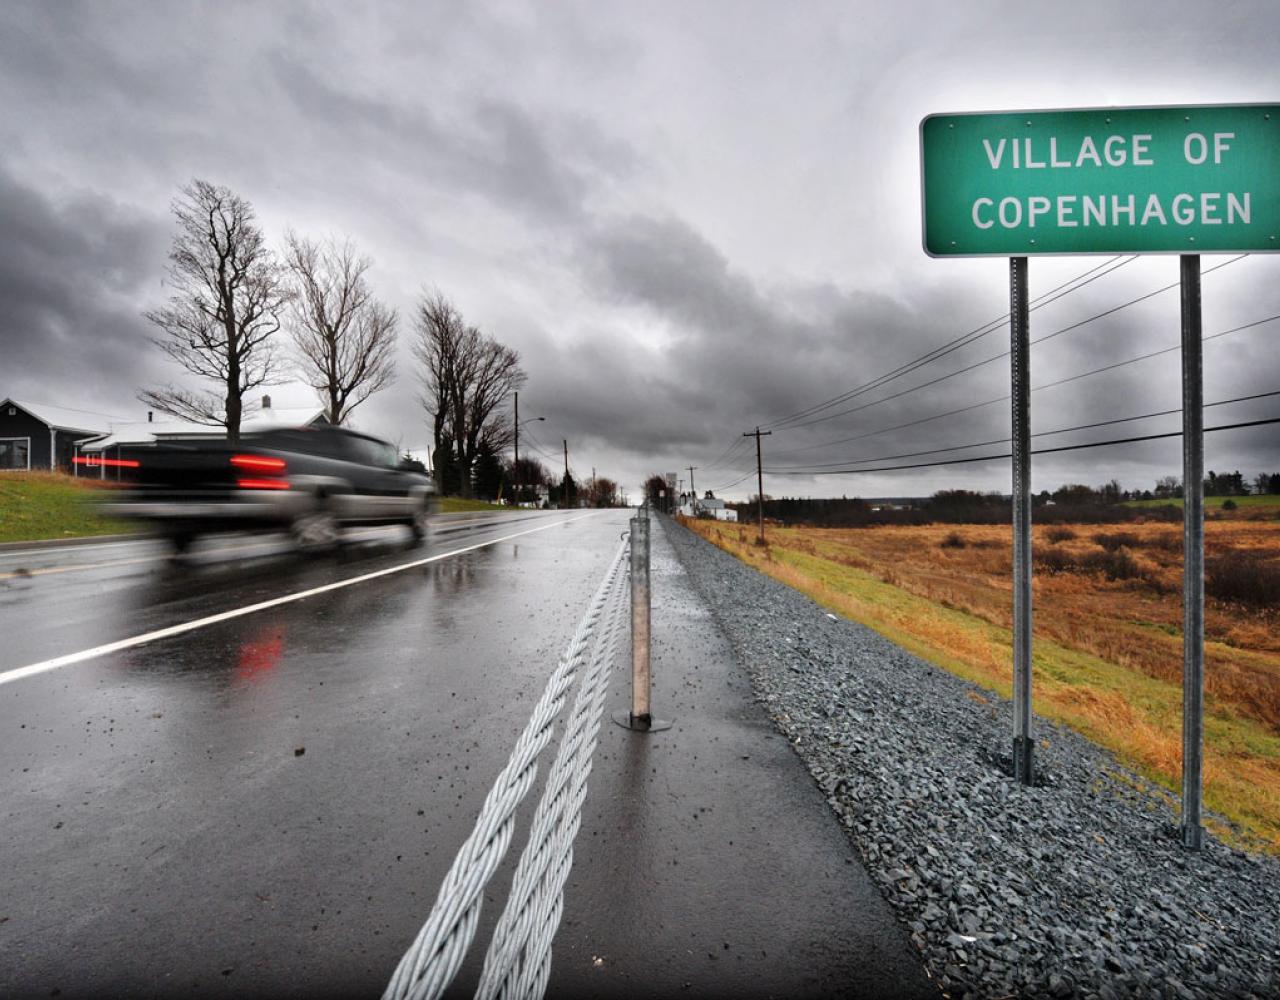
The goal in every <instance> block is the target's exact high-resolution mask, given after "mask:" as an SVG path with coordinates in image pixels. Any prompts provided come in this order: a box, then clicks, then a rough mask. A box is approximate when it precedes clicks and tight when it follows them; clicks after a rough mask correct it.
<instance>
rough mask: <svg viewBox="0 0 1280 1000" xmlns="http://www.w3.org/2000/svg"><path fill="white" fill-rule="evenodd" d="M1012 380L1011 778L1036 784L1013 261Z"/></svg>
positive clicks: (1022, 321)
mask: <svg viewBox="0 0 1280 1000" xmlns="http://www.w3.org/2000/svg"><path fill="white" fill-rule="evenodd" d="M1009 339H1010V347H1011V349H1010V353H1009V364H1010V368H1011V370H1012V375H1013V392H1012V396H1011V398H1012V400H1013V435H1012V438H1013V774H1014V778H1015V779H1016V780H1017V781H1018V782H1019V783H1020V784H1023V785H1030V784H1031V783H1032V781H1033V752H1034V747H1035V744H1034V742H1033V741H1032V737H1031V331H1030V318H1029V307H1028V295H1027V258H1026V257H1010V258H1009Z"/></svg>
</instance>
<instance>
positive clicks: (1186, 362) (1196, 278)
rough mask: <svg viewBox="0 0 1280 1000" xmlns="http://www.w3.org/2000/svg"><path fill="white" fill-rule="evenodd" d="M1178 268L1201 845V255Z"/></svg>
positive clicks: (1193, 832) (1186, 624) (1185, 637)
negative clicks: (1179, 279) (1180, 298)
mask: <svg viewBox="0 0 1280 1000" xmlns="http://www.w3.org/2000/svg"><path fill="white" fill-rule="evenodd" d="M1179 263H1180V266H1181V271H1182V844H1183V846H1184V847H1189V848H1191V849H1192V850H1197V851H1198V850H1199V849H1200V844H1201V841H1202V839H1203V835H1204V830H1203V828H1202V827H1201V821H1200V810H1201V799H1202V796H1203V791H1204V789H1203V786H1202V771H1203V759H1204V363H1203V353H1204V346H1203V344H1202V343H1201V340H1200V337H1201V329H1200V256H1199V254H1185V255H1183V257H1182V258H1181V260H1180V262H1179Z"/></svg>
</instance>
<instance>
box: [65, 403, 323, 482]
mask: <svg viewBox="0 0 1280 1000" xmlns="http://www.w3.org/2000/svg"><path fill="white" fill-rule="evenodd" d="M328 422H329V420H328V418H327V417H325V415H324V409H323V408H322V407H320V406H300V407H280V408H276V407H272V405H271V397H270V396H263V397H262V406H261V408H260V409H258V410H256V411H255V412H254V413H253V414H252V415H250V416H248V417H245V418H244V419H243V420H241V421H240V433H241V434H253V433H254V432H256V431H267V430H271V429H273V428H276V427H311V426H314V425H317V424H327V423H328ZM226 435H227V432H226V429H225V428H222V427H214V426H211V425H209V424H197V423H193V422H192V421H190V420H174V419H165V420H153V419H152V415H151V414H150V413H148V414H147V419H146V420H144V421H137V422H132V423H115V424H113V425H112V426H111V429H110V431H109V432H107V433H106V434H102V435H100V436H97V437H94V438H92V439H90V440H87V441H80V442H78V443H77V446H76V456H75V458H74V459H73V461H74V462H75V465H76V472H77V474H78V475H91V476H99V477H101V478H108V477H109V476H110V475H111V474H110V473H109V472H108V470H109V469H111V468H113V463H114V462H118V461H119V460H120V457H121V452H122V451H123V450H124V449H126V448H145V447H148V446H150V445H153V444H155V443H156V442H157V441H172V440H174V439H176V438H184V439H185V438H222V437H226ZM115 468H116V469H117V470H118V466H115Z"/></svg>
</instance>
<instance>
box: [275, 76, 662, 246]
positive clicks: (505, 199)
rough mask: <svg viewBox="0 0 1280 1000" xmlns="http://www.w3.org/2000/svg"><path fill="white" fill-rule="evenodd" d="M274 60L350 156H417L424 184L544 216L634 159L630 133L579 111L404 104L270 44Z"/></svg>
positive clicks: (313, 123)
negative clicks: (338, 80) (361, 89)
mask: <svg viewBox="0 0 1280 1000" xmlns="http://www.w3.org/2000/svg"><path fill="white" fill-rule="evenodd" d="M270 64H271V67H272V70H273V74H274V77H275V80H276V82H277V83H278V84H279V86H280V88H281V91H282V92H283V93H284V94H285V95H287V97H288V98H289V100H290V101H291V102H292V103H293V104H294V106H295V107H296V109H297V111H298V112H299V114H300V115H301V116H302V117H303V118H304V119H305V120H306V121H307V123H308V127H309V128H310V129H311V130H312V131H313V132H314V133H322V134H325V135H327V137H328V139H329V140H330V141H331V142H340V143H341V144H342V145H343V146H344V147H345V148H346V149H347V150H349V151H350V156H351V157H352V158H354V159H357V160H359V159H361V158H368V159H371V160H377V161H386V162H394V163H399V164H401V165H402V167H404V166H412V168H413V169H414V170H415V171H417V172H419V174H420V177H421V179H422V181H424V182H426V183H428V184H431V185H436V186H440V187H444V188H456V189H460V190H466V191H470V192H472V193H474V194H478V195H481V196H483V197H485V198H487V199H489V200H491V201H492V202H494V203H495V204H497V205H500V206H501V207H502V208H504V209H506V210H511V211H516V212H519V213H522V214H525V215H528V216H531V217H533V218H534V219H535V220H536V221H538V222H541V223H545V222H547V221H552V222H572V221H574V220H576V219H578V218H579V217H580V216H581V214H582V211H583V202H584V200H585V199H586V197H587V195H588V194H589V192H590V190H591V187H592V183H593V179H594V175H595V174H596V173H607V174H610V175H613V176H617V177H624V176H626V175H627V174H629V173H631V172H632V170H633V169H634V167H635V165H636V162H637V157H636V155H635V154H634V153H633V152H632V151H631V150H630V149H629V147H627V146H626V144H625V143H622V142H620V141H618V140H615V139H611V138H609V137H608V136H607V135H605V134H603V133H602V132H600V131H599V130H598V129H597V128H596V127H595V126H594V125H593V124H592V123H591V122H589V121H587V120H585V119H582V118H579V117H576V116H572V115H558V114H549V113H535V112H532V111H530V110H528V109H525V108H522V107H519V106H517V105H515V104H512V103H508V102H504V101H496V100H484V101H475V102H472V101H467V102H465V103H461V104H459V105H456V106H449V105H448V103H447V101H446V100H445V99H444V98H443V97H440V98H438V99H437V100H428V101H426V102H415V103H413V104H412V105H404V104H401V103H400V102H399V101H397V100H395V99H390V98H386V97H378V98H373V97H368V96H364V95H362V94H359V93H356V92H355V91H353V90H350V89H342V88H339V87H335V86H333V85H332V84H331V83H330V82H329V81H328V79H327V78H322V77H321V76H319V75H318V74H317V73H315V72H313V70H312V68H311V67H310V66H309V65H307V64H304V63H303V62H301V61H300V60H298V59H297V58H295V57H294V56H293V55H291V54H289V53H285V52H276V53H274V54H273V56H272V57H271V59H270Z"/></svg>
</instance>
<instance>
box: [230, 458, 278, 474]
mask: <svg viewBox="0 0 1280 1000" xmlns="http://www.w3.org/2000/svg"><path fill="white" fill-rule="evenodd" d="M231 464H232V465H233V466H235V468H237V469H243V470H244V471H245V472H263V473H266V474H267V475H269V476H283V475H284V470H285V462H284V459H283V458H270V457H268V456H266V455H232V456H231Z"/></svg>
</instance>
